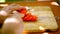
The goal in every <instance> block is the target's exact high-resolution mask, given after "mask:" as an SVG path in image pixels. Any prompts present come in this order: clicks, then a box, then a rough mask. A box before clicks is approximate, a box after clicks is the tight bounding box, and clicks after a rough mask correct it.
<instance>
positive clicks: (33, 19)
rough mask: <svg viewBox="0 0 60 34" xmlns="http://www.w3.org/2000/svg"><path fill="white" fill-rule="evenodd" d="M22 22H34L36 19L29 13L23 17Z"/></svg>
mask: <svg viewBox="0 0 60 34" xmlns="http://www.w3.org/2000/svg"><path fill="white" fill-rule="evenodd" d="M23 20H24V21H36V20H37V17H36V16H34V15H31V13H28V14H26V15H25V17H24V18H23Z"/></svg>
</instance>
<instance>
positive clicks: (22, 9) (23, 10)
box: [17, 8, 27, 14]
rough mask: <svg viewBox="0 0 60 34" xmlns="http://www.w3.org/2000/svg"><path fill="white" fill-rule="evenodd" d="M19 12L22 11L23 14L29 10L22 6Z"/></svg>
mask: <svg viewBox="0 0 60 34" xmlns="http://www.w3.org/2000/svg"><path fill="white" fill-rule="evenodd" d="M17 11H18V12H19V13H22V14H26V12H27V10H26V8H21V9H19V10H17Z"/></svg>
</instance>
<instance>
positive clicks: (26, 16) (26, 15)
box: [17, 8, 37, 21]
mask: <svg viewBox="0 0 60 34" xmlns="http://www.w3.org/2000/svg"><path fill="white" fill-rule="evenodd" d="M17 11H18V12H19V13H22V14H24V17H23V20H24V21H36V20H37V16H35V15H32V14H31V13H27V10H26V8H22V9H20V10H17Z"/></svg>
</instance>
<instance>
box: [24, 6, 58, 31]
mask: <svg viewBox="0 0 60 34" xmlns="http://www.w3.org/2000/svg"><path fill="white" fill-rule="evenodd" d="M28 7H29V8H31V11H29V12H30V13H31V14H33V15H36V16H38V20H37V21H36V22H24V31H25V32H42V31H46V30H50V31H56V30H57V29H58V25H57V22H56V20H55V17H54V14H53V12H52V10H51V8H50V7H49V6H28Z"/></svg>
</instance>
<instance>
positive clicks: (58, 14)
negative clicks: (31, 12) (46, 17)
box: [7, 1, 60, 34]
mask: <svg viewBox="0 0 60 34" xmlns="http://www.w3.org/2000/svg"><path fill="white" fill-rule="evenodd" d="M7 3H8V2H7ZM17 3H18V4H20V5H22V6H26V5H28V6H30V5H31V6H35V5H36V6H38V5H40V6H50V7H51V9H52V11H53V13H54V16H55V17H56V19H57V23H58V26H59V28H58V30H57V31H56V32H48V33H49V34H60V10H59V9H60V6H56V5H52V4H51V1H50V2H17ZM26 3H27V4H26ZM8 4H11V3H8ZM24 34H25V33H24ZM27 34H43V33H40V32H28V33H27Z"/></svg>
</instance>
